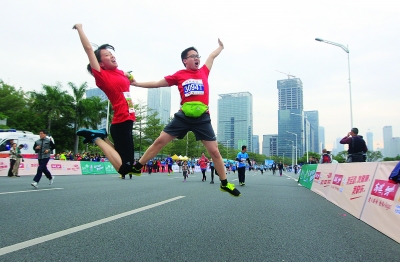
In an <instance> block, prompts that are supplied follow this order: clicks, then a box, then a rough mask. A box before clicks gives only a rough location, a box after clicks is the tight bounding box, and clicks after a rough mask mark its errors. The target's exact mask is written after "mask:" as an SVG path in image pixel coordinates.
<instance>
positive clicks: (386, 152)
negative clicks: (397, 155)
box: [383, 126, 394, 157]
mask: <svg viewBox="0 0 400 262" xmlns="http://www.w3.org/2000/svg"><path fill="white" fill-rule="evenodd" d="M392 138H393V131H392V126H384V127H383V156H384V157H393V156H394V154H393V152H392V144H391V142H392Z"/></svg>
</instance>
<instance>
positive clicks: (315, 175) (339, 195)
mask: <svg viewBox="0 0 400 262" xmlns="http://www.w3.org/2000/svg"><path fill="white" fill-rule="evenodd" d="M397 164H399V161H390V162H379V163H378V162H366V163H344V164H315V165H304V166H303V167H302V170H301V172H300V174H299V177H300V178H299V183H300V184H301V185H302V186H304V187H306V188H308V189H310V190H311V191H313V192H315V193H317V194H318V195H320V196H322V197H324V198H326V199H327V200H328V201H330V202H332V203H334V204H335V205H337V206H338V207H340V208H342V209H343V210H345V211H346V212H348V213H349V214H351V215H353V216H355V217H356V218H358V219H360V220H362V221H364V222H365V223H367V224H368V225H370V226H372V227H373V228H375V229H377V230H378V231H380V232H382V233H383V234H385V235H387V236H388V237H390V238H392V239H394V240H395V241H397V242H399V243H400V227H399V226H398V225H399V224H400V190H399V186H400V184H394V183H393V182H392V181H390V180H389V179H388V177H389V175H390V173H391V172H392V171H393V169H394V167H395V166H396V165H397Z"/></svg>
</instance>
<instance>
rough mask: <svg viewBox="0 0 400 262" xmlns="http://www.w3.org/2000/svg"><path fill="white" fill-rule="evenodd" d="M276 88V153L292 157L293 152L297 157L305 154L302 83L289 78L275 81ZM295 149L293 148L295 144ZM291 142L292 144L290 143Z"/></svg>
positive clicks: (296, 79) (297, 79)
mask: <svg viewBox="0 0 400 262" xmlns="http://www.w3.org/2000/svg"><path fill="white" fill-rule="evenodd" d="M277 87H278V98H279V101H278V150H277V151H278V153H279V156H280V157H282V156H285V157H289V158H290V157H292V155H295V152H296V151H295V150H297V149H300V150H299V151H298V156H299V157H300V156H302V155H303V154H304V152H305V146H304V145H305V142H304V140H305V133H303V132H302V131H303V130H305V129H306V127H305V123H304V122H303V115H302V114H303V83H302V82H301V80H300V78H289V79H284V80H278V81H277ZM288 132H291V133H294V134H297V149H295V148H293V145H294V146H295V144H296V136H295V135H293V134H291V133H288ZM292 141H293V142H292Z"/></svg>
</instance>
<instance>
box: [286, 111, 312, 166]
mask: <svg viewBox="0 0 400 262" xmlns="http://www.w3.org/2000/svg"><path fill="white" fill-rule="evenodd" d="M290 114H291V115H296V116H301V117H302V121H303V124H302V128H303V130H302V140H303V147H302V150H304V144H306V154H307V159H306V161H308V140H307V143H306V130H305V123H304V122H305V119H307V116H306V115H305V114H304V111H303V112H302V114H301V115H300V114H295V113H290ZM296 138H297V136H296ZM296 140H297V139H296ZM303 154H304V153H303Z"/></svg>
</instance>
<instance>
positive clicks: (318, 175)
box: [314, 172, 321, 180]
mask: <svg viewBox="0 0 400 262" xmlns="http://www.w3.org/2000/svg"><path fill="white" fill-rule="evenodd" d="M320 177H321V172H316V173H315V177H314V179H315V180H319V178H320Z"/></svg>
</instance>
